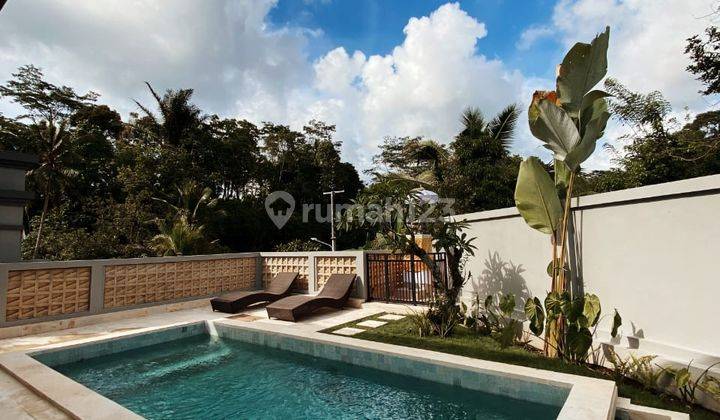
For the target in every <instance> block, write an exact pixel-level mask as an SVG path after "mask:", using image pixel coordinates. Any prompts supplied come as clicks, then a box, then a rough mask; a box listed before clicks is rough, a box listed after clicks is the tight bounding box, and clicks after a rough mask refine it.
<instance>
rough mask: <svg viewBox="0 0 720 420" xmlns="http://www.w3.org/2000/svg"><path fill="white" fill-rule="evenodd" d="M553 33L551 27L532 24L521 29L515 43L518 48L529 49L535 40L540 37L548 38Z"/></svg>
mask: <svg viewBox="0 0 720 420" xmlns="http://www.w3.org/2000/svg"><path fill="white" fill-rule="evenodd" d="M552 35H553V29H552V28H551V27H550V26H546V25H532V26H530V27H529V28H527V29H525V30H524V31H522V33H521V34H520V39H519V40H518V42H517V43H516V44H515V46H516V47H517V49H519V50H529V49H530V47H532V46H533V45H534V44H535V42H537V41H538V40H540V39H542V38H548V37H550V36H552Z"/></svg>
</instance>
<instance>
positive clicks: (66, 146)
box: [28, 121, 77, 259]
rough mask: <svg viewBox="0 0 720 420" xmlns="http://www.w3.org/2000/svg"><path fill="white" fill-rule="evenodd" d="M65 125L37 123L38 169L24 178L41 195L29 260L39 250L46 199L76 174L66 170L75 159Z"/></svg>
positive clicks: (70, 137)
mask: <svg viewBox="0 0 720 420" xmlns="http://www.w3.org/2000/svg"><path fill="white" fill-rule="evenodd" d="M66 127H67V121H63V122H61V123H60V125H59V126H55V125H54V124H51V123H41V124H40V127H39V128H38V139H39V140H40V141H39V142H38V146H39V150H38V152H39V153H38V155H39V162H40V164H39V166H38V167H37V168H35V169H32V170H30V171H29V172H28V177H30V178H32V179H33V180H34V182H36V183H37V184H38V186H40V188H41V191H42V195H43V207H42V212H41V213H40V224H39V225H38V230H37V237H36V239H35V247H34V248H33V254H32V258H33V259H35V258H37V252H38V249H39V248H40V240H41V238H42V233H43V227H44V225H45V218H46V216H47V212H48V209H49V207H50V197H51V195H53V194H55V193H56V192H57V191H59V190H61V189H62V187H63V186H65V185H67V184H68V183H69V182H70V180H71V179H72V178H73V177H75V176H76V175H77V171H75V170H74V169H70V168H69V167H68V166H69V165H70V161H72V160H73V159H74V158H75V156H74V155H75V154H74V151H73V150H72V141H73V138H72V136H71V134H70V133H68V131H67V129H66Z"/></svg>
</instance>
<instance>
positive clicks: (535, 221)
mask: <svg viewBox="0 0 720 420" xmlns="http://www.w3.org/2000/svg"><path fill="white" fill-rule="evenodd" d="M515 206H516V207H517V209H518V211H519V212H520V215H522V217H523V219H525V222H526V223H527V224H528V225H529V226H530V227H531V228H533V229H536V230H539V231H540V232H543V233H546V234H552V233H553V232H555V231H556V230H557V228H558V225H559V223H560V218H561V217H562V204H561V203H560V199H559V198H558V196H557V192H556V191H555V185H554V183H553V181H552V179H551V178H550V175H548V173H547V172H546V171H545V169H544V168H543V166H542V163H541V162H540V159H538V158H536V157H530V158H527V159H525V160H524V161H523V162H522V163H521V164H520V171H519V172H518V181H517V187H516V188H515Z"/></svg>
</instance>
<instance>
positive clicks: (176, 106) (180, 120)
mask: <svg viewBox="0 0 720 420" xmlns="http://www.w3.org/2000/svg"><path fill="white" fill-rule="evenodd" d="M145 85H146V86H147V87H148V90H149V91H150V93H151V94H152V96H153V98H155V102H156V103H157V109H158V111H159V115H155V113H153V112H152V111H150V109H149V108H147V107H145V106H144V105H142V104H141V103H140V102H138V101H135V103H136V104H137V106H138V107H139V108H140V109H141V110H142V111H143V113H144V114H145V116H146V118H148V119H149V120H150V125H149V127H150V129H152V130H153V131H154V134H156V135H157V137H158V138H160V139H162V140H163V141H165V142H167V143H168V144H170V145H172V146H180V145H181V143H182V142H183V140H185V139H186V138H187V137H189V136H190V135H192V134H193V131H194V130H195V129H197V127H198V126H199V125H200V123H202V121H204V120H205V117H204V116H203V115H202V112H201V111H200V109H199V108H198V107H197V106H195V105H194V104H192V103H191V102H190V100H191V98H192V95H193V90H192V89H178V90H172V89H168V90H167V91H165V94H164V95H163V96H162V97H161V96H160V95H159V94H158V93H157V92H155V89H153V87H152V86H151V85H150V83H148V82H145Z"/></svg>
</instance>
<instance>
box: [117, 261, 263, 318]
mask: <svg viewBox="0 0 720 420" xmlns="http://www.w3.org/2000/svg"><path fill="white" fill-rule="evenodd" d="M255 275H256V261H255V258H254V257H250V258H233V259H213V260H204V261H181V262H166V263H157V264H152V263H151V264H125V265H109V266H106V267H105V292H104V299H103V306H104V307H105V308H118V307H123V306H130V305H140V304H144V303H154V302H164V301H171V300H177V299H183V298H190V297H195V296H209V295H212V294H217V293H221V292H226V291H229V290H241V289H253V288H254V287H255Z"/></svg>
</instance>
